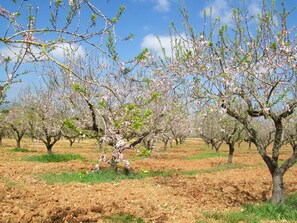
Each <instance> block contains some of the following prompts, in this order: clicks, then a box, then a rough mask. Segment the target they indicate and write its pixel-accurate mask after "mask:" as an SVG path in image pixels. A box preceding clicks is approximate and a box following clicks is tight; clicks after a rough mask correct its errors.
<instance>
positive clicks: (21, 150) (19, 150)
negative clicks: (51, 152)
mask: <svg viewBox="0 0 297 223" xmlns="http://www.w3.org/2000/svg"><path fill="white" fill-rule="evenodd" d="M10 152H12V153H17V152H21V153H36V152H37V151H36V150H28V149H23V148H13V149H11V150H10Z"/></svg>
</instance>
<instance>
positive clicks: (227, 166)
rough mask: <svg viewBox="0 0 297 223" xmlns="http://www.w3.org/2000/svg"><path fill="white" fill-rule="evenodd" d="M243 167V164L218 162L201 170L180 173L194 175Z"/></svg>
mask: <svg viewBox="0 0 297 223" xmlns="http://www.w3.org/2000/svg"><path fill="white" fill-rule="evenodd" d="M244 167H246V165H243V164H220V165H217V166H214V167H212V168H208V169H203V170H191V171H183V172H181V174H182V175H187V176H195V175H198V174H203V173H215V172H220V171H225V170H231V169H240V168H244Z"/></svg>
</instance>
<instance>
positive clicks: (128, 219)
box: [105, 214, 144, 223]
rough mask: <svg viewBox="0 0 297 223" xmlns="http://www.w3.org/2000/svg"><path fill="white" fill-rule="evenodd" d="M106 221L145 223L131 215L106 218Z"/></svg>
mask: <svg viewBox="0 0 297 223" xmlns="http://www.w3.org/2000/svg"><path fill="white" fill-rule="evenodd" d="M105 220H110V221H111V222H121V223H130V222H133V223H144V220H143V219H142V218H139V217H135V216H134V215H130V214H116V215H114V216H112V217H106V218H105Z"/></svg>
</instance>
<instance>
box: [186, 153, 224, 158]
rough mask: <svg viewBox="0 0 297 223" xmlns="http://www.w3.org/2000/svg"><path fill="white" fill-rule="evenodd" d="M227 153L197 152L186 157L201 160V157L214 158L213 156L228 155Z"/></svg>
mask: <svg viewBox="0 0 297 223" xmlns="http://www.w3.org/2000/svg"><path fill="white" fill-rule="evenodd" d="M227 156H228V155H227V154H223V153H200V154H196V155H193V156H190V157H187V158H185V159H187V160H201V159H207V158H213V157H227Z"/></svg>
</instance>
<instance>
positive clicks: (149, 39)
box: [0, 0, 297, 98]
mask: <svg viewBox="0 0 297 223" xmlns="http://www.w3.org/2000/svg"><path fill="white" fill-rule="evenodd" d="M6 1H7V2H11V1H8V0H6ZM43 1H47V0H42V1H41V0H28V1H27V2H30V3H31V4H32V5H35V4H37V5H38V4H40V2H43ZM63 1H65V2H67V1H66V0H63ZM96 1H98V2H100V4H101V5H100V6H99V8H100V9H102V11H103V12H104V13H105V14H107V15H113V16H114V15H115V13H116V11H117V9H118V8H119V7H120V6H121V5H125V6H126V11H125V12H124V14H123V16H122V18H121V20H120V22H119V23H118V26H117V28H116V32H117V33H118V34H119V35H120V36H122V37H123V38H124V37H126V36H128V35H129V34H130V33H132V34H134V38H133V39H132V40H129V41H125V42H122V43H120V44H119V46H118V51H119V55H120V58H121V59H122V60H123V61H124V60H127V59H129V58H132V57H134V56H135V55H137V54H138V53H139V52H140V51H141V50H142V49H143V48H149V49H151V50H153V51H158V50H159V43H158V40H157V38H156V36H159V38H160V40H161V41H162V44H163V46H164V47H165V48H169V47H170V43H169V41H170V38H169V35H168V27H169V26H170V24H171V22H174V23H175V24H176V26H177V27H178V28H180V31H181V32H182V18H181V16H180V12H179V9H180V7H181V5H182V4H184V5H185V7H186V8H187V9H188V11H189V14H190V19H191V22H192V24H193V26H194V27H195V28H196V29H197V30H200V29H201V27H202V25H203V11H204V10H207V11H209V10H210V8H212V14H213V16H214V17H220V18H221V22H222V23H226V24H228V23H229V22H230V14H231V8H232V6H236V7H238V6H240V4H239V2H241V1H240V0H182V1H181V0H96ZM96 1H94V2H96ZM181 2H182V3H181ZM268 2H269V0H268ZM276 2H277V3H278V4H280V2H281V1H280V0H276ZM1 3H2V1H0V4H1ZM285 3H286V5H287V8H293V7H297V1H296V0H286V1H285ZM11 4H12V3H11ZM5 5H7V4H6V3H5ZM246 5H247V9H248V10H249V12H250V13H251V14H252V15H257V14H258V13H259V12H261V0H248V1H246ZM43 10H47V8H45V9H43ZM39 13H41V14H42V12H39ZM296 21H297V11H296V10H295V11H294V12H293V15H292V16H291V19H290V23H291V25H297V24H296ZM45 23H46V21H45ZM67 47H68V46H67V45H66V46H65V45H63V46H60V49H57V50H56V51H55V52H53V54H54V56H55V57H56V58H59V57H61V54H62V52H63V50H61V48H67ZM0 51H2V52H4V51H5V50H4V49H3V48H0ZM78 52H80V53H81V54H82V55H84V53H85V52H84V49H82V48H80V49H78ZM27 76H28V77H24V78H23V80H24V81H23V84H17V85H15V86H13V87H12V89H11V90H10V91H9V98H12V97H13V96H14V95H16V94H17V92H18V90H19V89H20V88H21V87H22V86H24V85H25V84H26V83H28V82H31V80H32V77H30V76H29V75H27ZM31 76H33V75H31ZM34 78H35V79H36V76H35V77H34Z"/></svg>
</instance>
